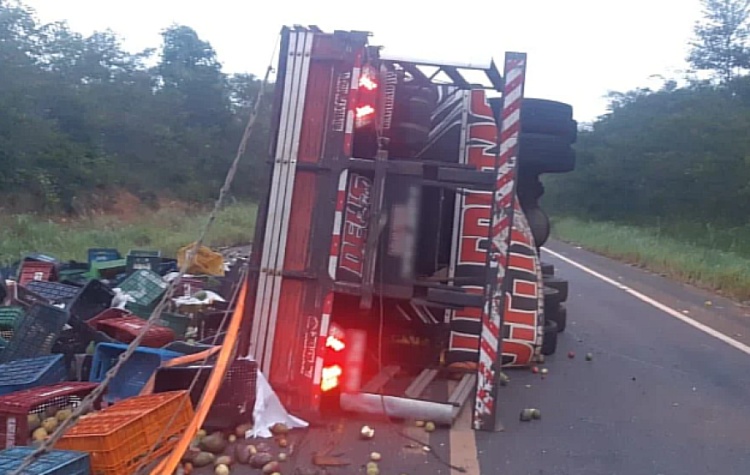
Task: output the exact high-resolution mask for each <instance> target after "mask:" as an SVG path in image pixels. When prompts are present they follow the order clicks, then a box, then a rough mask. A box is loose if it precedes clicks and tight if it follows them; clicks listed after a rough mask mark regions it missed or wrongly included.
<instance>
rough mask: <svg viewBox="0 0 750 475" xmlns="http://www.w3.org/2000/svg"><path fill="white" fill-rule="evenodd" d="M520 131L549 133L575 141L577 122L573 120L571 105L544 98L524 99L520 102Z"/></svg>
mask: <svg viewBox="0 0 750 475" xmlns="http://www.w3.org/2000/svg"><path fill="white" fill-rule="evenodd" d="M521 131H522V132H529V133H533V134H549V135H555V136H558V137H563V138H565V139H566V140H567V141H568V143H575V141H576V138H577V136H578V123H577V122H576V121H575V120H573V107H572V106H571V105H569V104H564V103H562V102H557V101H548V100H546V99H524V100H523V102H522V103H521Z"/></svg>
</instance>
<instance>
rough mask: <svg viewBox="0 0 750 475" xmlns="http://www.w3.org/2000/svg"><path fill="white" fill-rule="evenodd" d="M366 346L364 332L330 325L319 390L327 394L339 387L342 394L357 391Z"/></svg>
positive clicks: (359, 384) (360, 382)
mask: <svg viewBox="0 0 750 475" xmlns="http://www.w3.org/2000/svg"><path fill="white" fill-rule="evenodd" d="M366 346H367V334H366V333H365V332H364V331H362V330H343V329H341V327H339V326H338V325H336V324H333V323H332V324H331V328H330V330H329V331H328V337H327V338H326V353H325V357H324V363H323V371H322V373H321V377H320V390H321V391H323V392H328V391H331V390H333V389H336V388H339V387H340V388H341V391H342V392H356V391H359V388H360V386H361V385H362V370H363V366H364V359H365V349H366Z"/></svg>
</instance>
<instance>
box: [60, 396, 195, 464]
mask: <svg viewBox="0 0 750 475" xmlns="http://www.w3.org/2000/svg"><path fill="white" fill-rule="evenodd" d="M193 416H194V412H193V406H192V404H191V402H190V398H189V396H188V393H187V391H175V392H171V393H162V394H154V395H149V396H140V397H135V398H132V399H129V400H127V401H123V402H121V403H119V404H115V405H114V406H112V407H110V408H107V409H105V410H103V411H101V412H97V413H94V414H91V415H89V416H87V417H85V418H83V419H81V420H79V421H78V423H77V424H76V425H75V426H73V427H72V428H71V429H70V430H69V431H68V432H67V433H66V434H65V435H64V436H63V437H62V439H60V441H59V442H58V443H57V444H56V448H58V449H65V450H75V451H80V452H87V453H88V454H89V455H90V457H91V472H92V473H95V474H97V475H132V474H133V473H135V471H136V469H138V467H141V468H143V467H145V466H147V465H148V464H150V463H152V462H153V461H155V460H156V459H158V458H159V457H161V456H163V455H165V454H167V453H169V452H170V451H171V450H172V449H173V448H174V446H175V445H176V444H177V441H178V439H179V436H180V435H181V434H182V433H183V432H184V431H185V430H186V429H187V427H188V425H189V424H190V421H191V420H192V419H193ZM147 454H150V455H147Z"/></svg>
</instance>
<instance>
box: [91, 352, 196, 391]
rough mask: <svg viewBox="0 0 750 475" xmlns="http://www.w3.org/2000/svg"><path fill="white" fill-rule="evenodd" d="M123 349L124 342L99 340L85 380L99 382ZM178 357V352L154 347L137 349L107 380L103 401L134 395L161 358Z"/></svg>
mask: <svg viewBox="0 0 750 475" xmlns="http://www.w3.org/2000/svg"><path fill="white" fill-rule="evenodd" d="M127 348H128V345H124V344H120V343H99V344H98V345H96V350H94V359H93V362H92V363H91V373H90V374H89V381H91V382H100V381H102V380H103V379H104V376H105V375H106V374H107V371H109V370H110V368H112V367H113V366H114V365H115V364H116V363H117V359H118V358H119V356H120V354H122V353H124V352H125V350H126V349H127ZM178 356H182V353H177V352H175V351H169V350H162V349H156V348H142V347H139V348H137V349H136V350H135V352H134V353H133V355H132V356H131V357H130V358H129V359H128V361H127V362H126V363H125V364H124V365H122V367H121V368H120V371H119V372H118V373H117V376H115V378H114V379H113V380H112V381H111V382H110V384H109V389H108V391H107V395H106V396H105V397H104V400H105V401H106V402H108V403H109V402H115V401H119V400H121V399H126V398H129V397H133V396H137V395H138V394H139V393H140V392H141V389H143V386H145V385H146V382H147V381H148V380H149V378H151V375H152V374H154V372H155V371H156V369H157V368H158V367H159V366H161V363H162V361H168V360H171V359H172V358H177V357H178Z"/></svg>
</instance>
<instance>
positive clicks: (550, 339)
mask: <svg viewBox="0 0 750 475" xmlns="http://www.w3.org/2000/svg"><path fill="white" fill-rule="evenodd" d="M555 351H557V323H555V322H554V321H552V320H549V319H546V318H545V319H544V340H543V341H542V354H543V355H544V356H550V355H554V354H555Z"/></svg>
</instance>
